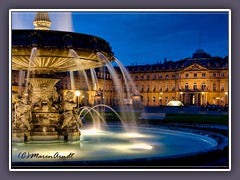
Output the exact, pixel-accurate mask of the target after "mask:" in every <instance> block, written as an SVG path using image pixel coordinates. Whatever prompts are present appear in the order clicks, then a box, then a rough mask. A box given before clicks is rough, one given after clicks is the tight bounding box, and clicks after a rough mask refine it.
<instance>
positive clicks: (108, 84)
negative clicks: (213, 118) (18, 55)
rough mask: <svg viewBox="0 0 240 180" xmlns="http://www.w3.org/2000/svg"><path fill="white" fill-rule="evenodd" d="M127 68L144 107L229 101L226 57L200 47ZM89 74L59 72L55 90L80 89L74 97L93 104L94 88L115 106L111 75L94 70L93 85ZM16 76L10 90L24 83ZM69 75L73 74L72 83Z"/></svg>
mask: <svg viewBox="0 0 240 180" xmlns="http://www.w3.org/2000/svg"><path fill="white" fill-rule="evenodd" d="M126 68H127V69H128V71H129V73H130V76H131V77H132V79H133V81H134V83H135V85H136V89H137V91H138V92H139V93H140V95H141V96H142V104H143V105H144V106H160V105H163V106H164V105H166V104H167V103H168V102H169V101H171V100H179V101H182V102H183V104H184V105H193V106H201V105H206V104H207V103H209V104H219V105H223V106H224V105H226V104H228V89H229V87H228V82H229V79H228V74H229V72H228V57H225V58H220V57H211V56H210V55H208V54H207V53H205V52H204V51H203V50H197V51H196V52H195V53H193V55H192V57H191V58H188V59H184V60H179V61H176V62H173V61H166V60H165V61H164V63H156V64H151V65H132V66H127V67H126ZM115 69H116V71H117V72H118V78H119V79H120V80H121V82H122V83H123V82H124V81H123V77H122V75H121V73H120V72H121V71H120V69H119V68H118V67H115ZM25 74H26V73H25ZM91 75H92V74H91V72H90V71H89V70H87V71H86V74H84V73H83V72H74V74H73V75H72V76H71V75H70V73H69V72H65V73H58V74H56V77H57V78H59V79H60V81H59V83H57V89H58V91H59V93H60V94H63V95H64V94H65V93H66V92H67V91H68V90H72V89H73V90H72V91H80V93H81V95H80V96H79V97H76V99H75V100H76V101H78V103H79V104H87V105H93V104H94V103H95V99H94V97H95V95H96V89H97V90H98V92H100V94H101V100H100V101H101V103H105V104H107V105H110V106H114V105H118V104H119V103H120V102H121V98H120V96H118V95H117V93H115V88H114V84H113V81H112V77H111V75H110V74H109V73H108V71H107V69H106V68H105V67H101V68H97V69H96V74H95V75H96V77H97V78H96V79H97V86H98V87H96V82H95V83H94V82H93V81H92V80H90V79H91V78H87V77H91ZM19 76H21V74H20V73H19V72H13V75H12V85H13V86H12V90H13V91H22V90H21V88H22V89H24V82H21V83H20V84H22V85H23V87H21V86H19ZM71 77H74V83H73V82H72V86H71ZM87 79H89V80H88V81H87ZM86 82H87V83H86ZM73 84H74V86H73ZM123 84H124V83H123ZM124 89H125V90H126V88H124ZM63 97H64V96H63ZM125 97H126V95H125ZM77 98H78V99H77Z"/></svg>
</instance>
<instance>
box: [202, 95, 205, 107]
mask: <svg viewBox="0 0 240 180" xmlns="http://www.w3.org/2000/svg"><path fill="white" fill-rule="evenodd" d="M204 94H205V92H202V105H204V104H205V99H204Z"/></svg>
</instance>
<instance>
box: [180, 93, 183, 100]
mask: <svg viewBox="0 0 240 180" xmlns="http://www.w3.org/2000/svg"><path fill="white" fill-rule="evenodd" d="M182 95H183V92H180V101H181V102H183V100H182Z"/></svg>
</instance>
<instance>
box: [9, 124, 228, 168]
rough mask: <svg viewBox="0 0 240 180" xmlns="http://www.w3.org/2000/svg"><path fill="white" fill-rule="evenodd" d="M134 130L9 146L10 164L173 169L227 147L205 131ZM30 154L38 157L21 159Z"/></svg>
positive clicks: (222, 139) (116, 128) (111, 130)
mask: <svg viewBox="0 0 240 180" xmlns="http://www.w3.org/2000/svg"><path fill="white" fill-rule="evenodd" d="M138 129H139V131H138V132H136V131H135V130H136V129H135V128H130V131H129V132H127V133H126V132H124V131H122V128H120V127H119V126H111V127H110V128H109V130H108V131H97V130H82V133H81V139H80V140H79V141H76V142H60V141H54V142H41V141H37V142H34V141H32V142H28V143H20V144H19V143H18V144H12V162H13V165H15V166H16V167H17V166H18V165H23V166H24V165H29V164H31V165H32V166H34V165H35V166H38V165H43V164H44V165H45V166H54V165H74V166H76V167H85V166H87V167H90V168H91V167H94V166H96V165H101V166H112V165H113V166H118V165H123V166H124V167H128V165H130V166H146V165H151V164H152V165H153V166H156V165H157V166H159V165H161V166H165V165H168V164H169V163H171V166H174V165H178V163H179V162H182V163H181V165H182V166H184V165H189V162H186V161H184V159H185V160H186V159H188V158H193V160H192V161H190V162H191V163H190V164H198V163H200V162H196V160H197V159H196V157H201V155H202V154H204V155H206V154H211V153H213V152H216V151H222V150H223V149H225V148H226V147H227V146H228V139H227V138H226V137H224V136H222V135H219V134H215V133H210V132H206V131H200V130H192V129H186V128H184V129H175V130H172V129H168V128H159V127H141V128H138ZM23 153H26V154H25V155H23ZM34 154H35V155H36V154H38V155H39V158H37V157H34V158H26V157H24V156H27V155H29V156H30V155H34ZM215 155H217V153H215ZM69 156H72V157H69ZM43 157H46V158H43ZM47 157H48V158H47ZM216 157H217V156H216ZM200 159H201V158H200ZM200 159H199V160H200ZM201 161H202V159H201Z"/></svg>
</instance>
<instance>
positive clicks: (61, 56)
mask: <svg viewBox="0 0 240 180" xmlns="http://www.w3.org/2000/svg"><path fill="white" fill-rule="evenodd" d="M33 47H36V48H37V49H38V51H37V58H35V60H34V62H32V64H31V66H29V61H30V57H31V50H32V48H33ZM69 49H74V51H75V52H76V53H77V54H78V55H79V58H78V59H76V58H74V57H72V56H71V55H70V54H69ZM97 52H100V53H102V54H104V55H105V56H106V57H107V58H108V59H109V60H110V61H113V60H114V57H113V52H112V50H111V47H110V45H109V43H108V42H107V41H105V40H104V39H101V38H99V37H96V36H91V35H87V34H81V33H73V32H63V31H52V30H51V31H47V30H12V69H13V70H30V71H31V70H34V71H41V72H44V71H46V72H47V71H53V72H56V71H57V72H64V71H75V70H81V69H90V68H96V67H101V66H103V65H104V64H105V62H101V61H99V59H98V55H97Z"/></svg>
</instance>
